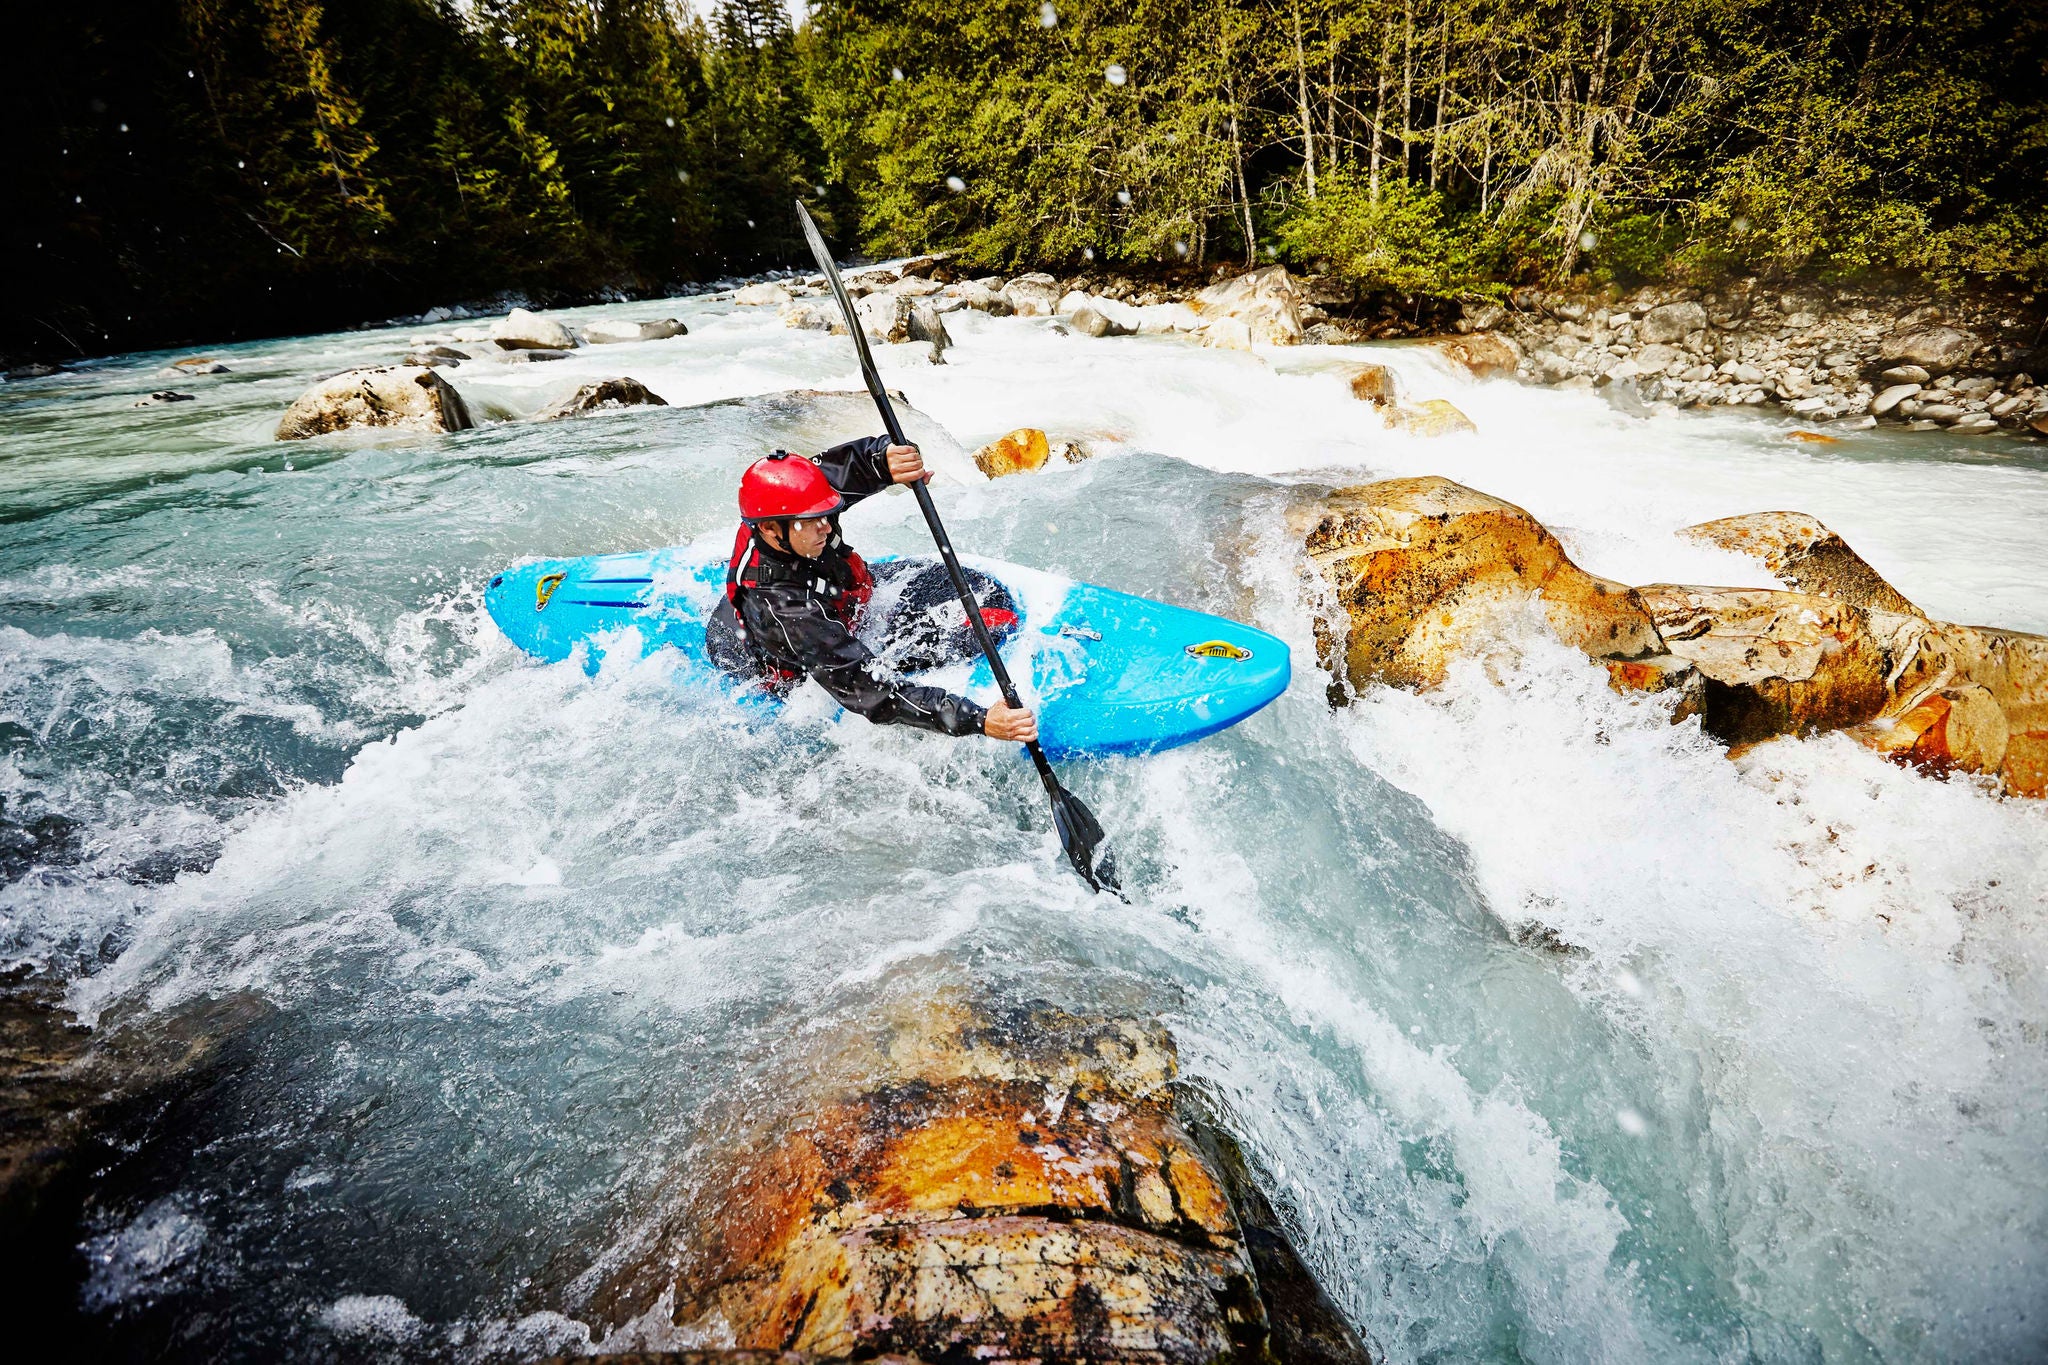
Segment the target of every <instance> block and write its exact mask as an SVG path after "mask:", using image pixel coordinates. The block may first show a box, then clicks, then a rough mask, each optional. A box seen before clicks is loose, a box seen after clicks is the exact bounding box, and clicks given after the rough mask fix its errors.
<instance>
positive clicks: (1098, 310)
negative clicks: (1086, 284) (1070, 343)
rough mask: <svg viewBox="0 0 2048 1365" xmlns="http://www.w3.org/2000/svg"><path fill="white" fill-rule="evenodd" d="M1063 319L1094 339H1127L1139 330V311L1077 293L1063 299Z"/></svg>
mask: <svg viewBox="0 0 2048 1365" xmlns="http://www.w3.org/2000/svg"><path fill="white" fill-rule="evenodd" d="M1059 309H1060V316H1062V317H1064V318H1066V319H1067V321H1068V322H1069V323H1071V324H1072V325H1073V328H1074V330H1075V331H1077V332H1079V333H1081V334H1082V335H1083V336H1091V337H1127V336H1132V335H1135V334H1136V332H1137V330H1138V310H1137V309H1136V308H1134V307H1132V306H1131V305H1130V304H1128V303H1122V302H1119V301H1118V300H1116V299H1106V298H1101V297H1099V296H1097V295H1094V294H1084V293H1082V292H1081V291H1080V290H1078V289H1076V290H1073V291H1071V292H1069V293H1068V294H1066V295H1065V296H1064V297H1063V298H1061V299H1060V304H1059Z"/></svg>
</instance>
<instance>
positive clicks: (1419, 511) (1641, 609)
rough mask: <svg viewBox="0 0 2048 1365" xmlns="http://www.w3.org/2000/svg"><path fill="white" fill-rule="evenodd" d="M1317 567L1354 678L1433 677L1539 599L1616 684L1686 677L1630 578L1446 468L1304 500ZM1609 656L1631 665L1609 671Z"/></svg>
mask: <svg viewBox="0 0 2048 1365" xmlns="http://www.w3.org/2000/svg"><path fill="white" fill-rule="evenodd" d="M1290 525H1291V526H1292V528H1293V529H1295V530H1296V531H1297V532H1299V533H1300V534H1301V536H1302V542H1303V545H1304V548H1305V549H1306V550H1307V553H1308V562H1309V566H1310V568H1311V570H1312V571H1313V573H1314V574H1315V575H1316V576H1317V577H1319V578H1320V579H1321V580H1322V582H1323V583H1324V584H1325V585H1326V586H1327V588H1328V590H1329V595H1330V600H1331V602H1332V604H1333V605H1334V606H1336V607H1337V608H1339V609H1340V610H1341V612H1342V617H1341V619H1338V620H1335V621H1330V620H1319V621H1318V622H1317V627H1316V643H1317V647H1318V651H1319V653H1320V654H1321V656H1322V659H1323V662H1324V666H1325V667H1327V668H1328V669H1329V670H1330V671H1331V672H1332V673H1334V674H1336V675H1337V676H1339V677H1342V678H1346V679H1348V680H1349V681H1350V683H1351V686H1352V687H1354V688H1363V687H1367V686H1369V685H1371V684H1374V683H1386V684H1391V685H1393V686H1396V687H1424V688H1426V687H1434V686H1436V685H1438V684H1439V683H1441V682H1442V681H1443V679H1444V676H1445V674H1446V672H1447V670H1448V669H1449V668H1450V665H1451V664H1452V662H1453V661H1454V660H1456V659H1458V658H1459V657H1461V656H1464V655H1467V654H1470V653H1475V652H1478V651H1480V650H1481V649H1482V648H1483V647H1484V646H1485V645H1487V644H1489V643H1490V642H1492V641H1493V640H1495V639H1497V638H1499V636H1500V635H1501V633H1502V631H1503V629H1504V628H1505V627H1507V625H1508V621H1507V618H1509V617H1512V616H1516V615H1518V614H1520V613H1521V612H1522V611H1524V610H1525V609H1527V607H1528V606H1529V604H1531V603H1534V604H1535V605H1536V609H1537V610H1539V611H1540V612H1541V614H1542V616H1543V618H1544V619H1545V620H1546V621H1547V622H1548V624H1549V626H1550V629H1551V630H1552V631H1553V632H1555V633H1556V635H1557V636H1558V638H1559V639H1561V640H1563V641H1564V642H1565V643H1567V644H1569V645H1572V646H1574V647H1576V648H1578V649H1581V650H1583V651H1584V652H1585V653H1586V654H1587V655H1588V656H1589V657H1591V658H1593V659H1595V660H1598V661H1600V662H1602V663H1606V664H1608V665H1609V673H1610V675H1611V676H1614V677H1615V680H1616V685H1617V686H1623V687H1626V686H1635V685H1643V684H1648V685H1652V686H1664V685H1671V686H1677V687H1681V688H1682V687H1686V686H1689V685H1690V683H1689V678H1690V674H1689V671H1688V670H1687V669H1685V668H1684V667H1683V666H1681V665H1679V664H1676V663H1668V664H1667V661H1666V650H1665V647H1664V642H1663V640H1662V638H1661V637H1660V636H1659V635H1658V633H1657V627H1656V624H1655V622H1653V621H1652V620H1651V618H1650V613H1649V611H1648V609H1647V608H1646V607H1645V606H1644V604H1643V602H1642V600H1641V599H1640V598H1639V597H1637V595H1636V592H1635V589H1633V588H1630V587H1628V586H1627V585H1625V584H1621V583H1612V582H1609V581H1608V580H1606V579H1602V578H1596V577H1594V576H1593V575H1592V574H1589V573H1587V572H1586V571H1585V570H1583V569H1581V568H1579V566H1578V565H1576V564H1574V563H1572V561H1571V559H1570V558H1569V557H1568V556H1567V555H1566V554H1565V552H1564V547H1563V546H1561V545H1559V544H1558V542H1557V537H1555V536H1553V535H1552V534H1551V533H1550V531H1549V530H1548V529H1547V528H1545V527H1544V525H1543V524H1542V523H1541V522H1539V521H1537V520H1536V518H1534V517H1532V516H1530V515H1529V514H1528V513H1527V512H1525V511H1523V510H1522V509H1521V508H1519V507H1517V506H1515V505H1514V504H1513V503H1508V502H1503V501H1501V500H1500V499H1499V498H1494V497H1489V496H1488V495H1486V494H1484V493H1480V492H1477V491H1475V490H1473V489H1470V488H1466V487H1464V486H1463V485H1461V484H1456V483H1453V482H1451V481H1450V480H1449V479H1443V478H1436V477H1428V478H1416V479H1389V480H1386V481H1385V482H1382V483H1373V484H1364V485H1361V486H1359V487H1355V488H1345V489H1339V490H1337V491H1335V492H1333V493H1330V494H1329V495H1327V496H1325V497H1322V498H1320V499H1317V500H1315V501H1314V502H1312V503H1310V504H1307V505H1305V506H1304V507H1301V508H1298V509H1297V510H1296V511H1295V512H1294V513H1293V514H1292V515H1291V518H1290ZM1617 664H1639V665H1644V667H1640V668H1637V669H1636V670H1635V671H1634V672H1632V673H1625V674H1617V673H1616V672H1615V667H1614V666H1615V665H1617Z"/></svg>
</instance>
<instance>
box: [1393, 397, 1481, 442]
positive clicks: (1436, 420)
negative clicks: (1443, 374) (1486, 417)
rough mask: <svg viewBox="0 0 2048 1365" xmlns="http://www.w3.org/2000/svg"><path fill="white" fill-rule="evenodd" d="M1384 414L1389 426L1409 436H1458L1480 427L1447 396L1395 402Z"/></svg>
mask: <svg viewBox="0 0 2048 1365" xmlns="http://www.w3.org/2000/svg"><path fill="white" fill-rule="evenodd" d="M1382 415H1383V416H1384V417H1385V418H1386V421H1387V425H1388V426H1390V427H1392V428H1394V429H1395V430H1396V431H1405V432H1407V433H1408V434H1409V435H1410V436H1457V435H1462V434H1465V433H1469V432H1476V431H1478V430H1479V428H1478V427H1477V426H1475V425H1473V422H1472V419H1471V418H1470V417H1467V416H1466V415H1465V414H1464V413H1462V412H1460V411H1459V410H1458V407H1457V405H1456V404H1455V403H1453V402H1451V401H1450V400H1449V399H1448V398H1430V399H1425V400H1424V401H1422V402H1420V403H1417V404H1414V405H1413V406H1409V405H1407V404H1402V403H1396V404H1393V405H1392V406H1389V407H1388V408H1386V409H1385V410H1384V411H1383V413H1382Z"/></svg>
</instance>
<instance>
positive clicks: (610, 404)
mask: <svg viewBox="0 0 2048 1365" xmlns="http://www.w3.org/2000/svg"><path fill="white" fill-rule="evenodd" d="M667 406H668V400H667V399H666V398H663V397H662V396H661V395H660V394H658V393H656V392H654V390H652V389H650V388H648V387H647V386H646V385H645V384H643V383H641V382H640V381H639V380H637V379H629V378H626V377H624V376H621V377H620V378H617V379H602V380H599V381H598V382H597V383H595V384H585V385H583V386H582V387H581V388H579V389H577V390H576V392H574V393H572V394H570V395H569V396H568V397H567V398H562V399H558V400H556V401H555V402H553V403H550V404H548V405H547V406H546V407H544V408H542V409H541V410H540V411H539V412H536V413H535V414H534V415H533V420H534V421H536V422H552V421H554V420H556V419H557V418H562V417H575V416H578V415H579V414H581V413H586V412H602V411H604V410H605V409H607V408H636V407H652V408H665V407H667Z"/></svg>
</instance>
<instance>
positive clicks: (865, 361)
mask: <svg viewBox="0 0 2048 1365" xmlns="http://www.w3.org/2000/svg"><path fill="white" fill-rule="evenodd" d="M796 212H797V218H798V220H799V221H800V222H801V223H802V224H803V229H804V236H805V238H806V239H808V240H809V242H810V246H811V254H812V255H813V256H815V257H816V258H817V261H818V269H819V270H820V271H822V272H823V273H824V276H825V283H826V285H827V286H828V287H829V288H830V289H831V290H832V297H833V299H834V301H836V302H837V303H838V304H839V312H840V315H841V316H842V317H844V318H845V319H846V330H847V331H849V332H851V333H852V334H853V349H854V352H855V354H857V355H858V356H859V357H860V375H861V378H862V379H864V380H866V381H867V386H868V393H869V394H870V395H871V396H872V397H873V398H874V400H875V407H876V408H877V409H879V410H880V412H881V414H882V425H883V427H885V428H886V429H887V430H888V432H889V439H890V440H891V441H892V442H894V443H895V444H897V445H899V446H907V445H909V444H910V439H909V438H908V437H906V436H905V435H904V434H903V424H902V423H901V422H899V421H897V420H896V407H895V405H894V404H893V403H891V402H890V401H889V391H888V390H887V389H885V388H883V387H882V375H881V372H880V371H878V370H877V369H876V368H875V357H874V354H873V352H871V351H869V350H868V338H867V333H866V332H864V331H862V330H861V325H860V315H859V314H858V313H856V312H854V311H853V299H852V298H851V297H850V296H849V295H848V294H847V292H846V284H845V282H844V281H842V280H841V279H840V278H839V269H838V267H837V266H835V265H833V264H832V253H831V252H829V251H827V250H826V249H825V239H824V238H823V237H821V236H819V235H818V225H817V224H816V223H814V222H812V221H811V215H810V211H809V210H808V209H806V208H805V207H804V206H803V204H802V203H798V204H797V206H796ZM910 491H911V492H913V493H915V494H916V495H917V509H918V510H919V511H920V512H923V513H924V524H925V525H926V526H927V527H929V528H930V529H931V533H932V539H933V540H934V541H936V542H937V543H938V547H939V558H941V559H943V560H945V561H946V572H947V573H948V574H950V575H952V578H953V591H954V592H956V593H958V594H959V596H960V606H961V608H962V609H963V610H965V611H966V613H967V624H968V625H969V626H970V627H971V628H972V629H973V631H974V638H975V641H976V642H977V643H978V644H980V646H981V654H982V657H983V658H985V659H987V660H988V671H989V672H990V673H991V674H993V675H994V676H995V680H996V687H997V688H998V689H1000V690H1001V692H1002V694H1003V700H1004V702H1006V703H1008V704H1009V705H1010V706H1011V707H1014V708H1018V709H1022V707H1023V705H1024V703H1023V701H1022V700H1020V699H1019V698H1018V696H1017V684H1015V683H1013V682H1011V681H1010V670H1009V669H1007V668H1005V667H1003V656H1002V655H1000V654H998V653H997V652H996V642H995V639H994V637H993V636H991V635H990V634H989V633H988V623H987V622H986V621H984V620H982V619H981V604H980V603H979V602H976V601H975V600H974V589H973V588H972V587H970V586H969V585H968V582H967V575H966V573H964V572H963V571H962V570H961V568H960V559H959V556H957V555H955V554H954V553H953V539H952V537H951V536H948V535H947V534H946V527H945V523H943V522H941V521H940V520H939V509H938V508H937V507H936V506H935V505H934V504H933V503H932V495H931V491H930V490H929V489H927V488H926V487H925V486H924V481H923V480H919V481H918V482H916V483H914V484H912V485H910ZM1024 747H1025V748H1026V749H1028V750H1030V752H1031V763H1032V766H1033V767H1035V768H1037V769H1038V780H1039V781H1040V782H1043V783H1044V784H1045V790H1046V793H1047V794H1048V795H1050V796H1051V797H1052V798H1053V800H1054V801H1055V802H1056V803H1057V802H1058V801H1059V799H1060V798H1061V797H1062V796H1064V795H1065V794H1066V793H1065V790H1064V789H1063V788H1062V787H1061V786H1060V780H1059V778H1058V777H1056V776H1055V775H1054V774H1053V770H1052V764H1051V763H1050V762H1049V761H1047V759H1046V757H1045V750H1043V749H1041V748H1039V747H1038V741H1037V740H1035V739H1034V740H1031V741H1030V742H1029V743H1027V744H1026V745H1025V746H1024Z"/></svg>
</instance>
